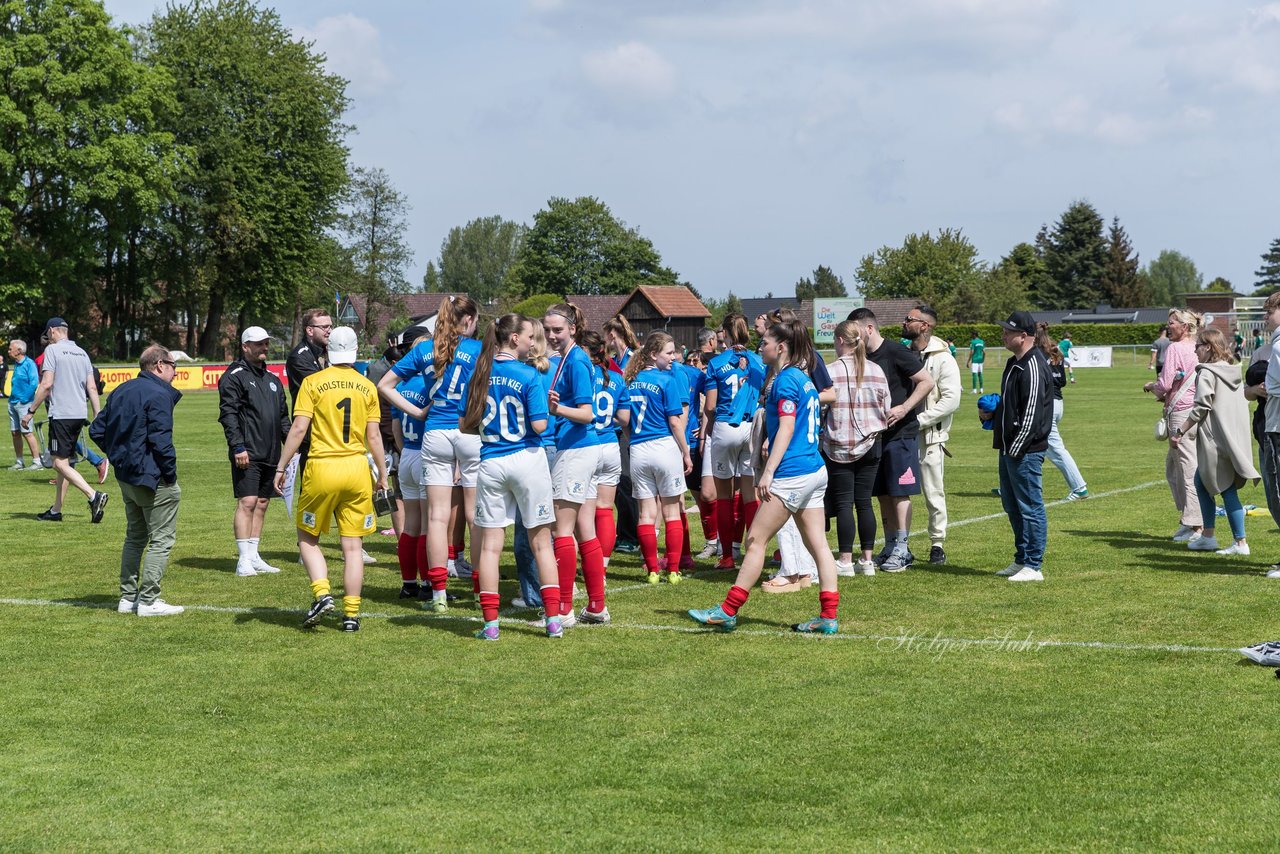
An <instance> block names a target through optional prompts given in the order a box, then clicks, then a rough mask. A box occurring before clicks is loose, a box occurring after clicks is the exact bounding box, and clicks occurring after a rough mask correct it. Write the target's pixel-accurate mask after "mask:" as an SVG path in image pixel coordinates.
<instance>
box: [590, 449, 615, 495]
mask: <svg viewBox="0 0 1280 854" xmlns="http://www.w3.org/2000/svg"><path fill="white" fill-rule="evenodd" d="M598 447H599V448H600V459H599V461H598V462H597V463H596V473H595V474H594V475H592V477H591V485H590V486H589V487H587V500H588V501H590V500H592V499H594V498H596V497H597V496H598V490H597V487H600V486H617V485H618V481H620V480H622V449H621V448H619V447H618V443H617V442H609V443H607V444H604V445H599V446H598Z"/></svg>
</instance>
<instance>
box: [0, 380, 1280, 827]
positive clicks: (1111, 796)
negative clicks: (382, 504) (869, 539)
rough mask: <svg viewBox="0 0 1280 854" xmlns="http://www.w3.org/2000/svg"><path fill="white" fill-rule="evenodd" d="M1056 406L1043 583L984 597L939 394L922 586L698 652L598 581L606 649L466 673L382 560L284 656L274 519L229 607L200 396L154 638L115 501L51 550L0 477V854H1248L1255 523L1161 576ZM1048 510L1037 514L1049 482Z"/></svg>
mask: <svg viewBox="0 0 1280 854" xmlns="http://www.w3.org/2000/svg"><path fill="white" fill-rule="evenodd" d="M1077 376H1078V377H1079V383H1078V384H1077V385H1075V386H1071V387H1069V388H1068V389H1067V401H1066V419H1065V420H1064V422H1063V425H1062V429H1063V434H1064V436H1065V438H1066V441H1067V445H1068V447H1069V448H1070V449H1071V450H1072V452H1073V453H1074V454H1075V456H1076V459H1077V461H1078V462H1079V464H1080V466H1081V469H1082V470H1083V471H1084V474H1085V476H1086V478H1087V480H1088V483H1089V489H1090V491H1091V493H1092V494H1093V496H1094V497H1092V498H1090V499H1089V500H1087V501H1083V502H1076V503H1071V504H1064V503H1054V504H1052V505H1051V507H1050V509H1049V526H1050V533H1049V548H1048V553H1047V556H1046V561H1045V577H1046V581H1045V582H1044V583H1043V584H1021V585H1016V584H1009V583H1007V582H1005V581H1003V580H1002V579H998V578H995V577H993V576H992V575H991V573H992V572H993V571H994V570H997V569H1000V568H1003V567H1004V566H1005V565H1006V564H1007V563H1008V562H1009V560H1010V559H1011V557H1012V547H1011V534H1010V531H1009V526H1008V523H1007V522H1006V521H1005V519H1004V517H1003V516H1002V515H998V514H1000V506H999V499H998V498H997V497H995V496H993V495H992V494H991V491H990V490H991V487H992V486H994V485H995V483H996V460H995V453H994V451H992V450H991V449H990V441H989V437H990V434H989V433H986V432H983V431H981V430H979V428H978V425H977V419H976V416H975V415H974V396H972V395H969V394H966V396H965V399H964V402H963V406H962V409H961V413H960V416H959V417H958V419H957V424H956V427H955V429H954V433H953V442H952V444H951V449H952V451H953V452H954V454H955V457H954V459H952V460H950V461H949V462H948V465H947V483H948V487H949V489H948V492H949V509H950V515H951V519H952V523H953V528H952V531H951V535H950V537H949V539H948V541H947V542H948V544H947V552H948V555H949V557H950V563H949V564H948V565H946V566H943V567H930V566H927V565H926V566H918V567H917V568H915V569H913V570H911V571H909V572H907V573H904V574H901V575H896V576H895V575H885V574H879V575H877V576H875V577H873V578H849V579H842V580H841V592H842V594H843V596H842V603H841V605H842V607H841V621H840V625H841V630H842V634H840V635H838V636H835V637H829V638H812V637H801V636H795V635H792V634H791V633H790V632H788V631H787V626H788V624H790V623H791V622H795V621H797V620H800V619H802V618H806V617H809V616H812V615H813V614H814V613H816V609H817V595H816V593H814V592H812V590H811V591H805V592H803V593H797V594H792V595H787V596H778V597H774V596H767V595H765V594H761V593H756V594H755V595H753V596H752V599H751V601H750V602H749V603H748V604H747V606H746V608H745V609H744V611H743V612H742V618H741V621H740V624H739V625H740V628H739V630H738V631H737V632H736V633H734V634H730V635H718V634H708V633H705V632H703V631H702V630H700V629H696V627H695V626H694V624H693V623H692V622H690V621H689V620H688V619H687V618H686V617H685V616H684V611H685V609H687V608H690V607H707V606H709V605H711V604H714V603H716V602H718V601H719V600H720V599H721V598H722V597H723V594H724V592H725V589H726V586H727V583H728V578H727V576H726V575H725V574H723V573H719V574H718V573H711V572H706V571H703V572H700V573H698V574H697V575H696V576H695V577H694V578H692V579H690V580H688V581H687V582H686V583H685V584H684V585H681V586H679V587H675V588H673V587H670V586H668V585H666V584H663V585H661V586H658V587H649V586H647V585H643V584H641V583H640V582H641V581H642V578H641V575H642V571H641V568H640V565H639V562H638V560H637V559H636V558H635V557H633V556H628V555H620V556H618V557H617V558H616V559H615V560H614V562H613V567H612V568H611V571H610V577H609V583H610V586H611V587H612V588H613V589H614V591H615V592H614V593H613V595H612V596H611V598H610V601H609V606H610V610H611V611H612V612H613V615H614V619H615V621H616V622H615V624H614V625H613V626H610V627H590V628H588V627H580V628H577V629H574V630H572V631H570V632H568V633H566V637H565V638H564V640H563V641H560V642H552V641H548V640H547V639H545V638H544V637H542V636H541V633H540V632H539V631H538V630H536V629H533V628H530V627H524V626H522V625H520V624H518V623H511V624H509V625H507V626H506V627H505V628H504V630H503V637H502V640H501V641H500V642H499V643H496V644H495V643H480V642H477V641H474V640H472V639H471V637H470V632H471V631H472V630H473V629H474V628H475V622H474V620H475V619H476V617H477V612H476V611H475V610H474V609H473V608H472V607H471V605H470V604H469V603H459V604H458V605H457V606H456V607H455V608H454V609H453V611H452V612H451V613H450V615H449V616H447V617H443V618H440V617H433V616H428V615H427V614H425V613H424V612H422V611H420V610H417V609H416V606H412V605H406V604H403V603H402V602H401V601H400V600H398V599H397V598H396V594H397V590H398V588H399V576H398V573H397V571H396V567H395V552H394V544H393V542H392V540H391V538H389V537H380V536H374V537H372V538H370V540H369V550H370V551H372V552H373V553H374V554H376V555H377V557H378V559H379V563H378V564H377V565H376V566H372V567H370V568H369V572H368V574H367V577H366V587H365V611H366V615H367V616H366V619H365V621H364V626H363V629H362V631H361V632H360V633H359V634H357V635H343V634H341V633H339V632H338V631H337V630H336V628H335V627H334V625H333V622H330V623H329V624H327V625H326V626H324V627H322V628H321V629H319V630H317V631H314V632H306V631H303V630H301V629H299V627H298V624H299V620H300V618H301V611H302V609H303V608H304V606H305V604H306V603H307V601H308V599H309V597H310V594H309V590H308V587H307V584H306V581H305V576H304V574H303V572H302V570H301V568H300V567H299V566H298V565H297V564H296V563H295V562H294V556H295V554H296V552H295V550H294V547H293V537H292V534H291V528H290V525H289V523H288V520H287V519H286V517H285V513H284V508H283V504H282V503H281V504H279V505H278V506H276V505H273V508H272V512H271V515H270V517H269V520H268V527H267V531H266V533H265V536H264V540H263V549H262V551H263V554H264V555H265V556H266V557H267V558H268V559H269V560H271V561H272V562H275V563H278V564H280V565H282V566H284V567H286V571H285V572H283V573H282V574H280V575H277V576H261V577H257V578H247V579H246V578H236V577H235V576H234V574H233V570H234V565H235V545H234V542H233V541H232V536H231V530H230V527H231V525H230V518H231V512H232V508H233V500H232V499H231V497H230V488H229V475H228V464H227V462H226V457H225V446H224V444H223V441H222V434H221V430H220V428H219V426H218V424H217V422H216V409H217V399H216V396H215V395H211V394H203V393H201V394H188V395H186V396H185V397H184V398H183V400H182V402H181V403H180V404H179V406H178V410H177V428H176V430H175V435H176V441H177V445H178V448H179V459H180V465H179V472H180V478H181V482H182V485H183V492H184V494H183V505H182V512H181V516H180V524H179V534H178V545H177V547H176V549H175V550H174V554H173V558H172V563H171V564H170V568H169V571H168V574H167V575H166V577H165V584H164V596H165V598H166V599H168V600H169V601H171V602H176V603H179V604H183V605H186V606H187V607H188V611H187V613H186V614H183V615H181V616H179V617H173V618H157V619H139V618H137V617H133V616H122V615H118V614H116V613H115V610H114V605H115V601H116V597H117V588H116V577H117V573H118V558H119V546H120V543H121V540H122V536H123V527H124V515H123V512H122V505H121V503H120V499H119V494H118V490H117V489H116V487H115V485H114V481H110V480H109V481H108V485H107V489H108V490H109V491H110V492H112V494H113V502H112V504H111V505H110V506H109V507H108V509H107V517H106V520H105V521H104V523H103V524H102V525H99V526H91V525H90V524H89V522H88V510H87V508H86V507H85V506H84V503H83V502H82V501H81V500H79V499H78V498H77V499H71V500H69V501H68V505H67V510H66V521H65V522H63V523H61V524H50V523H41V522H38V521H36V520H35V514H36V513H37V512H39V511H40V510H43V509H44V508H45V507H47V506H48V503H49V499H50V496H51V493H52V487H50V486H48V485H47V483H46V480H47V478H46V477H41V476H39V475H37V474H35V473H13V472H0V508H2V509H0V519H2V520H3V524H2V525H0V547H3V552H4V553H5V554H6V555H8V560H7V561H5V563H4V565H3V569H0V573H2V577H3V581H4V585H3V588H4V589H3V596H4V597H5V598H4V599H3V600H0V649H3V650H4V658H5V661H6V666H5V668H4V673H5V683H6V684H5V686H4V690H3V691H2V692H0V720H2V721H3V731H4V738H3V741H2V742H0V744H2V747H0V758H2V760H3V761H2V763H0V767H2V768H3V770H2V771H0V846H3V847H4V848H6V849H18V850H23V849H71V850H86V849H153V850H164V849H243V848H253V849H275V850H302V849H315V848H322V849H399V850H409V849H473V850H484V849H488V850H492V849H503V850H511V849H532V850H548V849H558V848H566V847H567V848H572V849H577V850H592V849H607V850H619V849H630V850H718V849H730V848H732V849H739V850H767V849H792V850H804V849H810V850H824V849H826V850H829V849H837V850H840V849H857V850H860V849H873V848H874V849H944V848H945V849H996V850H1015V849H1024V850H1025V849H1037V850H1038V849H1114V848H1120V849H1135V850H1137V849H1183V850H1198V849H1205V848H1209V847H1214V848H1220V849H1232V850H1247V849H1254V850H1273V849H1274V848H1275V847H1276V845H1277V841H1278V837H1280V831H1277V829H1276V824H1275V815H1276V813H1277V810H1278V809H1280V799H1278V798H1277V797H1276V795H1275V794H1274V792H1275V786H1274V782H1275V775H1276V773H1277V761H1276V758H1275V757H1276V755H1277V749H1278V748H1280V744H1278V743H1277V742H1280V738H1277V736H1275V735H1271V734H1270V733H1271V729H1270V723H1271V715H1272V713H1273V712H1274V710H1275V708H1276V704H1277V701H1278V699H1280V684H1277V682H1276V679H1275V677H1274V676H1273V674H1272V672H1271V671H1270V670H1268V669H1265V668H1261V667H1257V666H1255V665H1250V664H1247V663H1246V662H1244V661H1243V659H1241V657H1240V656H1239V655H1238V654H1237V653H1235V652H1234V651H1233V649H1234V648H1236V647H1239V646H1242V645H1244V644H1246V643H1253V642H1257V641H1261V640H1269V639H1274V638H1275V637H1276V636H1280V620H1277V618H1276V610H1275V608H1274V604H1273V603H1274V601H1275V597H1276V595H1277V593H1278V592H1280V582H1274V581H1271V582H1269V581H1267V580H1266V579H1265V578H1263V577H1262V575H1261V574H1260V570H1261V569H1264V568H1265V565H1266V564H1269V563H1271V562H1273V561H1274V560H1276V559H1277V558H1280V540H1278V539H1277V537H1276V532H1275V530H1274V526H1273V525H1272V523H1271V521H1270V519H1269V518H1268V517H1256V516H1255V517H1250V518H1249V520H1248V526H1249V535H1250V543H1251V545H1252V547H1253V551H1254V555H1253V557H1251V558H1220V557H1217V556H1215V555H1213V554H1203V553H1193V552H1189V551H1188V550H1187V549H1186V548H1185V547H1183V546H1179V545H1176V544H1174V543H1172V542H1170V541H1169V537H1170V535H1171V534H1172V532H1173V530H1174V528H1175V527H1176V526H1177V522H1178V520H1177V517H1176V515H1175V513H1174V511H1173V508H1172V503H1171V500H1170V497H1169V494H1168V490H1167V489H1166V487H1165V486H1164V482H1163V471H1164V469H1163V453H1164V446H1163V445H1159V444H1157V443H1156V442H1154V441H1152V440H1151V438H1150V435H1151V424H1152V422H1153V421H1154V419H1155V417H1156V413H1157V410H1156V408H1155V407H1154V405H1153V403H1152V401H1151V399H1150V397H1149V396H1144V395H1142V394H1141V393H1140V392H1139V388H1140V386H1141V383H1142V382H1143V381H1144V379H1145V376H1146V375H1144V373H1143V371H1142V370H1141V369H1140V368H1139V367H1130V366H1124V367H1118V368H1113V369H1109V370H1093V371H1088V370H1081V371H1078V372H1077ZM967 379H968V378H967V376H966V377H965V380H966V382H967ZM996 384H997V383H996V382H995V379H994V376H992V377H990V378H989V382H988V388H989V390H990V388H991V387H993V386H995V385H996ZM0 460H4V461H6V462H7V458H0ZM1045 485H1046V489H1045V494H1046V499H1047V500H1050V501H1053V502H1059V501H1060V500H1061V499H1062V498H1063V497H1064V496H1065V494H1066V487H1065V485H1064V483H1063V480H1062V478H1061V477H1060V476H1059V474H1058V473H1057V471H1056V470H1055V469H1052V468H1049V469H1048V470H1047V471H1046V472H1045ZM1242 497H1243V498H1244V500H1245V501H1246V503H1255V504H1262V493H1261V490H1260V489H1257V488H1254V487H1248V488H1246V489H1245V490H1244V491H1243V494H1242ZM923 523H924V512H923V507H922V505H918V506H917V522H916V525H915V527H916V529H917V530H920V529H922V528H923ZM912 542H913V544H916V547H915V549H914V550H915V551H916V552H917V554H919V553H921V552H924V553H927V551H928V548H927V540H926V539H924V538H920V539H918V540H917V539H915V537H913V540H912ZM700 545H701V543H700V542H699V543H697V544H695V548H697V547H700ZM327 553H328V554H329V556H330V562H331V565H334V564H335V563H336V561H335V556H336V554H337V550H336V547H335V544H334V543H333V542H332V541H331V542H330V543H329V548H328V549H327ZM504 573H506V574H507V575H514V570H513V568H512V567H511V566H510V564H509V562H508V563H507V564H506V565H504ZM332 574H333V576H334V578H335V579H337V578H338V577H339V573H337V572H336V571H335V572H334V573H332ZM455 583H456V584H458V591H457V592H459V593H461V592H463V591H464V590H468V591H469V586H467V585H466V584H464V583H458V582H455ZM514 590H515V586H514V581H504V589H503V599H504V602H505V601H507V600H509V599H510V597H511V595H512V594H513V592H514ZM513 616H514V615H513Z"/></svg>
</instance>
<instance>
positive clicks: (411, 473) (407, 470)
mask: <svg viewBox="0 0 1280 854" xmlns="http://www.w3.org/2000/svg"><path fill="white" fill-rule="evenodd" d="M397 476H398V477H399V478H400V497H401V498H403V499H405V500H406V501H422V500H423V499H425V498H426V497H427V485H426V484H425V483H423V482H422V454H416V453H413V451H410V452H409V453H407V454H404V455H403V456H401V457H400V469H399V472H398V473H397Z"/></svg>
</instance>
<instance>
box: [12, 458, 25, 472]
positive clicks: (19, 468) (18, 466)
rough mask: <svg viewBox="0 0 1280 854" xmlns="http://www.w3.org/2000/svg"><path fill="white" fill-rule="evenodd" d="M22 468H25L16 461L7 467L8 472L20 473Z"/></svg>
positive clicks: (20, 461) (20, 462)
mask: <svg viewBox="0 0 1280 854" xmlns="http://www.w3.org/2000/svg"><path fill="white" fill-rule="evenodd" d="M24 468H26V466H24V465H23V464H22V460H18V461H17V462H16V463H14V464H13V465H11V466H9V471H22V470H23V469H24Z"/></svg>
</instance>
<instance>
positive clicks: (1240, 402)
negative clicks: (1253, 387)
mask: <svg viewBox="0 0 1280 854" xmlns="http://www.w3.org/2000/svg"><path fill="white" fill-rule="evenodd" d="M1196 353H1197V354H1198V355H1199V357H1200V364H1198V365H1196V397H1195V405H1194V406H1193V407H1192V409H1191V412H1190V414H1188V415H1187V418H1186V420H1185V421H1184V422H1183V423H1182V426H1180V427H1179V428H1178V429H1177V430H1175V431H1173V433H1171V434H1170V435H1169V441H1170V442H1172V443H1173V444H1178V443H1179V442H1180V441H1181V440H1182V435H1183V433H1184V432H1186V431H1189V430H1193V429H1196V428H1199V431H1198V432H1199V436H1198V438H1197V439H1196V473H1195V487H1196V497H1197V499H1198V500H1199V502H1200V516H1201V518H1202V519H1204V527H1203V528H1202V530H1201V534H1200V536H1199V537H1196V538H1194V539H1192V540H1189V541H1187V548H1189V549H1191V550H1192V551H1205V552H1208V551H1216V552H1217V553H1218V554H1220V555H1247V554H1249V544H1248V543H1247V542H1246V541H1245V537H1244V506H1243V505H1242V504H1241V503H1240V496H1239V495H1238V494H1237V491H1238V490H1239V488H1240V487H1242V486H1244V485H1245V483H1246V482H1247V481H1250V480H1253V481H1257V480H1258V477H1259V476H1258V472H1257V470H1256V469H1254V467H1253V446H1252V445H1251V444H1250V442H1249V405H1248V404H1247V403H1245V400H1244V394H1243V391H1242V385H1243V378H1242V377H1241V376H1240V369H1239V368H1238V367H1237V366H1236V361H1235V359H1234V358H1233V356H1232V354H1231V352H1229V351H1228V350H1227V341H1226V339H1225V338H1224V337H1223V335H1222V333H1221V332H1219V331H1218V330H1217V329H1202V330H1201V331H1200V334H1199V335H1197V336H1196ZM1218 495H1221V496H1222V506H1223V507H1224V508H1225V509H1226V511H1227V520H1228V522H1230V524H1231V536H1232V538H1233V539H1234V542H1233V543H1232V544H1231V545H1229V546H1227V547H1226V548H1224V549H1219V548H1218V539H1217V537H1216V536H1215V535H1214V520H1215V518H1216V516H1217V507H1216V504H1215V496H1218Z"/></svg>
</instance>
